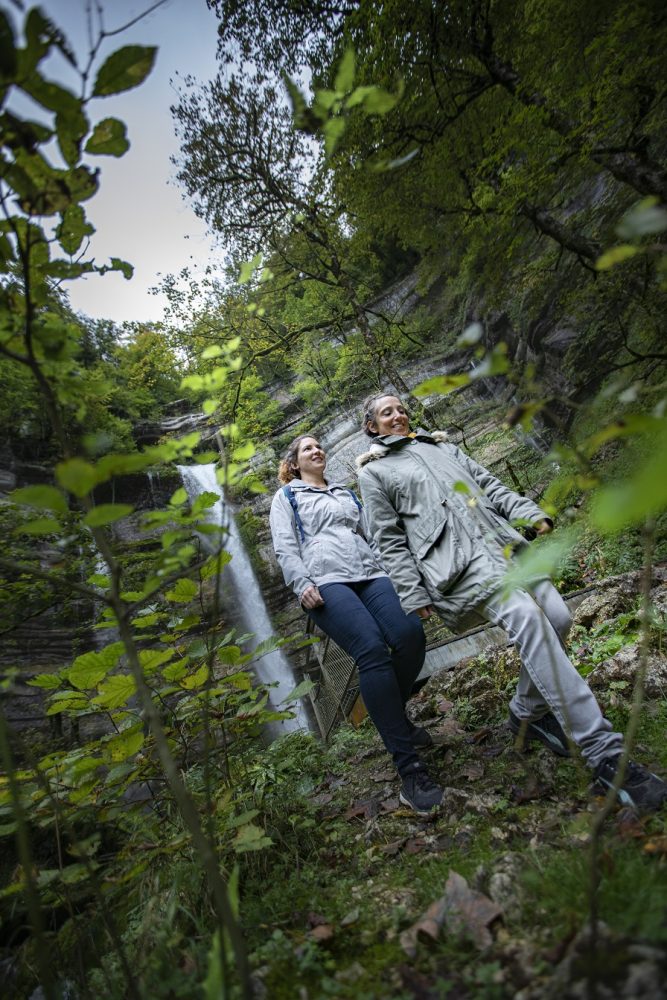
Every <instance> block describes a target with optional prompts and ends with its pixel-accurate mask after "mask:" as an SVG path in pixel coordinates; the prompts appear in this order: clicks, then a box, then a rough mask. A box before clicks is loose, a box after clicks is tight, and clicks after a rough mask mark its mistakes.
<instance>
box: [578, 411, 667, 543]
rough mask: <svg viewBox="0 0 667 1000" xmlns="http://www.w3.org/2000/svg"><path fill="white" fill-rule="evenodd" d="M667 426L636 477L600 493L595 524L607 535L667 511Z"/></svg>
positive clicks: (654, 443)
mask: <svg viewBox="0 0 667 1000" xmlns="http://www.w3.org/2000/svg"><path fill="white" fill-rule="evenodd" d="M666 469H667V426H665V424H664V421H663V429H662V433H661V434H659V435H657V436H656V438H655V440H654V442H653V444H652V447H651V452H650V454H649V456H648V457H647V458H646V460H645V461H644V462H643V463H642V465H641V466H640V467H639V468H638V469H637V471H636V472H635V474H634V476H632V478H630V479H627V480H626V481H625V482H622V483H618V484H614V485H612V486H608V487H606V488H605V489H603V490H601V491H600V494H599V495H598V497H597V498H596V500H595V502H594V504H593V512H592V518H593V523H594V524H595V525H596V526H597V527H598V528H599V529H600V530H601V531H603V532H604V533H605V534H613V533H614V532H616V531H620V530H621V529H623V528H627V527H630V526H632V525H639V524H642V523H643V522H644V521H645V520H646V519H647V518H650V517H654V516H655V515H657V514H659V513H661V511H663V510H665V509H666V508H667V475H666V474H665V470H666Z"/></svg>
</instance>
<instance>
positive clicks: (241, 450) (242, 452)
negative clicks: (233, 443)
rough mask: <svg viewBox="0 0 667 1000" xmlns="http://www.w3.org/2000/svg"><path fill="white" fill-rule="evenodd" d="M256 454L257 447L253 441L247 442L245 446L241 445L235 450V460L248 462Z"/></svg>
mask: <svg viewBox="0 0 667 1000" xmlns="http://www.w3.org/2000/svg"><path fill="white" fill-rule="evenodd" d="M254 454H255V446H254V444H253V443H252V441H246V443H245V444H241V445H239V447H238V448H234V454H233V458H234V461H235V462H247V461H248V459H249V458H252V456H253V455H254Z"/></svg>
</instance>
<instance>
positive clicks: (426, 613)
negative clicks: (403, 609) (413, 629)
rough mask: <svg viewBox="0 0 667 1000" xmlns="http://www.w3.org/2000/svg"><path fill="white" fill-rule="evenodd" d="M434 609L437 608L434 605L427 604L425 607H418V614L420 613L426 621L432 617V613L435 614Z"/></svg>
mask: <svg viewBox="0 0 667 1000" xmlns="http://www.w3.org/2000/svg"><path fill="white" fill-rule="evenodd" d="M434 610H435V609H434V607H433V605H432V604H427V605H426V606H425V607H423V608H417V614H418V615H419V617H420V618H423V620H424V621H426V620H427V618H430V617H431V615H432V614H433V612H434Z"/></svg>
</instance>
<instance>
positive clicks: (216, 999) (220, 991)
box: [202, 930, 229, 1000]
mask: <svg viewBox="0 0 667 1000" xmlns="http://www.w3.org/2000/svg"><path fill="white" fill-rule="evenodd" d="M207 957H208V966H207V969H206V979H205V980H204V982H203V984H202V987H203V990H204V1000H227V997H228V996H229V993H228V990H227V988H226V986H225V983H224V982H223V978H222V970H223V963H222V946H221V943H220V931H219V930H216V931H214V933H213V937H212V939H211V947H210V949H209V952H208V956H207Z"/></svg>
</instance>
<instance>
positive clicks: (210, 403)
mask: <svg viewBox="0 0 667 1000" xmlns="http://www.w3.org/2000/svg"><path fill="white" fill-rule="evenodd" d="M219 406H220V403H219V401H218V400H217V399H205V400H204V402H203V403H202V405H201V408H202V412H203V413H205V414H206V416H207V417H210V416H211V414H212V413H215V411H216V410H217V409H218V407H219Z"/></svg>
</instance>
